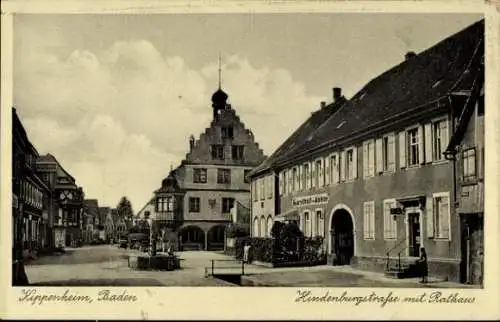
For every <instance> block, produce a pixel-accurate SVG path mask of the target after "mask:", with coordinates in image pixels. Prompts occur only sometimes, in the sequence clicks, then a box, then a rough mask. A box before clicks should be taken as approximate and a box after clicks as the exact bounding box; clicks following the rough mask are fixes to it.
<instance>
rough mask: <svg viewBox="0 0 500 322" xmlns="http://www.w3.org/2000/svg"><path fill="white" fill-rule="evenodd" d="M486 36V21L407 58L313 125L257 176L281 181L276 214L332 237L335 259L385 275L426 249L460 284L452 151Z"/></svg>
mask: <svg viewBox="0 0 500 322" xmlns="http://www.w3.org/2000/svg"><path fill="white" fill-rule="evenodd" d="M483 35H484V24H483V22H478V23H476V24H474V25H472V26H470V27H468V28H466V29H464V30H463V31H461V32H459V33H457V34H455V35H453V36H451V37H449V38H447V39H445V40H443V41H442V42H440V43H438V44H437V45H435V46H433V47H431V48H429V49H428V50H426V51H424V52H422V53H420V54H418V55H417V54H415V53H409V54H407V55H406V56H405V59H404V61H403V62H402V63H401V64H399V65H397V66H395V67H394V68H392V69H390V70H389V71H387V72H385V73H383V74H382V75H380V76H378V77H377V78H375V79H373V80H372V81H371V82H369V83H368V84H367V85H366V86H365V87H364V88H362V89H361V91H360V92H358V93H357V94H356V95H354V97H353V98H352V99H350V100H349V101H347V102H346V103H345V104H343V105H342V107H341V108H340V109H339V110H338V111H336V112H335V113H333V114H332V115H331V116H330V117H329V118H328V119H327V120H326V121H325V122H324V123H323V124H321V125H319V126H318V127H316V128H315V129H314V130H311V131H306V132H308V136H307V139H306V140H300V138H299V139H297V140H296V145H298V147H297V148H295V149H293V151H292V152H290V153H278V155H277V156H276V157H275V158H274V160H273V161H272V162H268V163H270V164H269V165H268V166H266V167H262V168H261V170H260V171H257V172H254V173H252V176H253V178H254V179H255V180H258V179H259V178H264V177H265V176H268V177H270V176H274V178H278V179H277V180H278V183H277V187H278V188H277V189H276V190H275V193H276V194H277V195H278V196H279V202H277V203H276V204H277V207H276V208H275V212H276V213H278V215H276V216H275V220H296V221H297V222H298V223H299V226H300V227H301V229H302V231H303V232H304V234H305V235H306V236H324V237H325V240H324V247H325V249H326V250H327V252H328V254H329V255H328V258H329V262H330V263H331V264H334V265H345V264H352V265H355V266H357V267H359V268H363V269H368V270H374V271H384V270H387V269H388V268H389V269H390V267H391V266H392V265H394V264H395V263H399V260H401V262H402V263H403V265H404V266H407V265H408V266H409V265H410V264H412V263H414V262H415V260H416V259H418V257H419V255H420V250H421V248H425V249H426V252H427V254H428V264H429V274H430V275H433V276H437V277H442V278H444V279H448V280H453V281H459V280H460V276H461V274H462V273H461V267H462V266H463V256H462V249H463V248H462V244H463V242H462V237H461V220H460V216H459V215H458V213H459V211H457V209H456V207H455V205H456V202H457V201H458V200H457V198H456V194H455V193H454V191H455V186H456V182H455V179H454V178H455V176H454V174H455V171H456V167H455V163H454V162H452V161H450V160H448V158H447V157H446V154H445V153H444V152H445V151H446V149H447V147H448V144H449V142H450V138H451V137H452V134H453V129H455V127H456V124H457V122H458V120H459V118H460V115H462V113H463V111H464V110H465V109H466V105H467V104H468V102H470V101H473V100H474V99H475V97H474V95H472V94H471V93H473V92H474V90H475V89H476V88H477V86H478V85H477V84H478V80H479V82H480V79H481V75H482V73H483V72H482V71H481V69H480V62H481V60H482V56H483V53H484V48H483ZM443 66H448V67H446V68H445V67H443ZM463 142H464V143H463V144H467V143H466V142H467V140H463ZM475 144H478V145H479V143H477V142H476V143H475ZM259 168H260V167H259ZM468 189H473V188H468ZM477 189H479V188H477ZM257 191H259V189H257ZM257 194H258V193H257V192H256V195H257ZM255 199H262V196H254V202H255V201H256V200H255ZM259 201H260V200H259ZM254 206H255V203H254ZM278 210H279V211H278ZM467 211H472V210H470V209H469V210H467ZM474 211H476V213H477V212H478V210H477V209H475V210H474ZM254 213H255V214H256V215H260V214H259V213H258V212H257V211H255V212H254V208H253V209H252V214H254ZM254 220H255V218H254ZM261 231H262V229H261ZM253 235H254V236H256V234H253ZM476 235H477V236H479V235H480V233H477V234H476ZM471 238H472V239H474V238H479V237H471ZM476 253H480V251H477V252H476ZM472 257H473V256H472V255H471V258H472Z"/></svg>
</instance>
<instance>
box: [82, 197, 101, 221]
mask: <svg viewBox="0 0 500 322" xmlns="http://www.w3.org/2000/svg"><path fill="white" fill-rule="evenodd" d="M83 209H84V211H85V212H86V213H87V214H89V215H91V216H92V217H99V205H98V202H97V199H85V200H83Z"/></svg>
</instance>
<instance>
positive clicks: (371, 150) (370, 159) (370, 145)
mask: <svg viewBox="0 0 500 322" xmlns="http://www.w3.org/2000/svg"><path fill="white" fill-rule="evenodd" d="M374 175H375V144H374V142H373V140H370V141H367V142H364V143H363V177H365V178H368V177H373V176H374Z"/></svg>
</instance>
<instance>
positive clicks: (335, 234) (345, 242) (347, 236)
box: [331, 209, 354, 265]
mask: <svg viewBox="0 0 500 322" xmlns="http://www.w3.org/2000/svg"><path fill="white" fill-rule="evenodd" d="M353 228H354V224H353V222H352V219H351V215H350V214H349V213H348V212H347V211H346V210H344V209H339V210H337V211H336V212H335V213H334V214H333V218H332V226H331V240H332V242H331V244H332V250H331V251H332V255H333V258H334V260H333V265H349V264H351V259H352V257H353V256H354V230H353Z"/></svg>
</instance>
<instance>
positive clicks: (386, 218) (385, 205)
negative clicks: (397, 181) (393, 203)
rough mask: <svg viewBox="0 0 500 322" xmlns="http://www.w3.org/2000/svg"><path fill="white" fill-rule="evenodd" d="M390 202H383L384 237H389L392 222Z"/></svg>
mask: <svg viewBox="0 0 500 322" xmlns="http://www.w3.org/2000/svg"><path fill="white" fill-rule="evenodd" d="M389 206H390V204H389V203H388V202H385V201H384V203H383V209H382V211H383V215H384V239H389V228H390V226H389V225H390V222H389V216H390V209H389Z"/></svg>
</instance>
